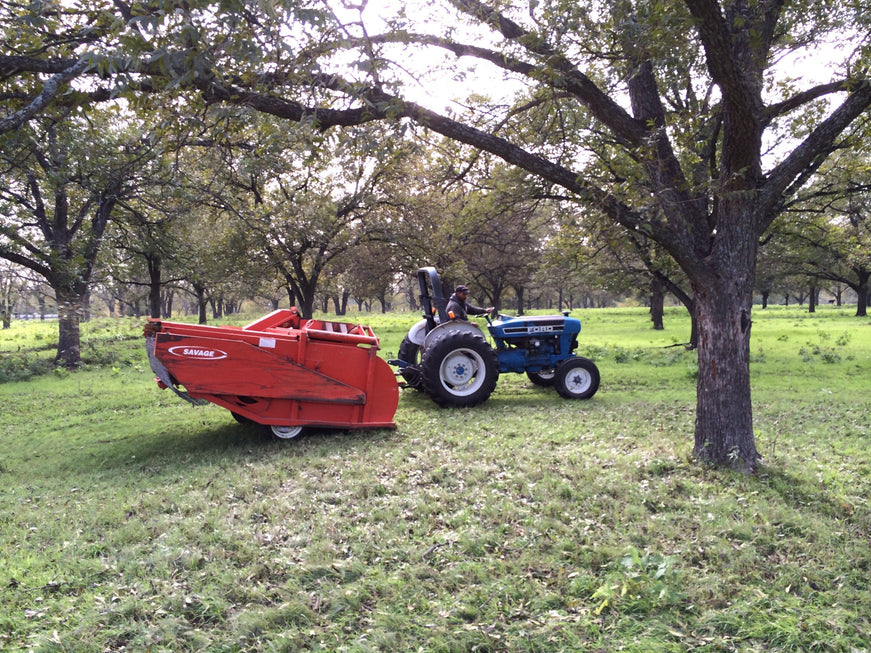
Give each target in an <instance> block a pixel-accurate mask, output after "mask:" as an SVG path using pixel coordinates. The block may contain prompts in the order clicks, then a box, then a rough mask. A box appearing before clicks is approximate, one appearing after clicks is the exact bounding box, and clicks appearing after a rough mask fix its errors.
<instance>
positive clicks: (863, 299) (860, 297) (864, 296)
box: [856, 281, 868, 317]
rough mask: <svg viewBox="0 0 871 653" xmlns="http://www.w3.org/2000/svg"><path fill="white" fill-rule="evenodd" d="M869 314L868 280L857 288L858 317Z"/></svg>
mask: <svg viewBox="0 0 871 653" xmlns="http://www.w3.org/2000/svg"><path fill="white" fill-rule="evenodd" d="M867 315H868V282H867V281H866V282H865V283H864V284H862V285H860V286H858V287H857V288H856V317H867Z"/></svg>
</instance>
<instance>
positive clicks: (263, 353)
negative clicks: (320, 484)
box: [145, 307, 399, 438]
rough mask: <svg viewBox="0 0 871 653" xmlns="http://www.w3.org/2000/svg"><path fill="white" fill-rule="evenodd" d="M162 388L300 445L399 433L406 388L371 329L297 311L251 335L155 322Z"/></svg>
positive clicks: (150, 342) (151, 343) (254, 327)
mask: <svg viewBox="0 0 871 653" xmlns="http://www.w3.org/2000/svg"><path fill="white" fill-rule="evenodd" d="M145 335H146V343H147V344H146V346H147V349H148V358H149V361H150V363H151V369H152V370H153V371H154V373H155V374H156V375H157V382H158V385H159V386H160V387H162V388H169V389H171V390H172V391H174V392H175V393H176V394H178V395H179V396H180V397H182V398H183V399H186V400H187V401H191V402H192V403H197V404H200V403H205V402H212V403H214V404H217V405H218V406H222V407H224V408H226V409H227V410H229V411H230V412H232V413H233V416H234V417H235V418H236V419H237V420H238V421H240V422H255V423H257V424H261V425H264V426H265V427H266V428H267V429H268V430H270V431H271V432H272V433H273V434H274V435H275V436H276V437H279V438H293V437H296V436H297V435H299V433H300V432H301V431H302V429H303V428H304V427H326V428H347V429H353V428H393V427H394V426H395V424H394V423H393V416H394V414H395V413H396V408H397V405H398V403H399V388H398V386H397V383H396V378H395V376H394V374H393V371H392V370H391V368H390V366H389V365H388V364H387V363H386V362H385V361H384V360H382V359H381V358H379V357H378V355H377V352H378V350H379V340H378V338H377V337H376V336H375V334H374V333H373V332H372V329H371V328H369V327H367V326H363V325H359V324H350V323H346V322H328V321H324V320H305V319H303V318H301V317H300V314H299V311H298V310H297V309H296V308H295V307H294V308H290V309H282V310H277V311H274V312H272V313H270V314H269V315H267V316H265V317H263V318H261V319H259V320H256V321H255V322H252V323H251V324H248V325H247V326H244V327H236V326H209V325H201V324H186V323H181V322H168V321H164V320H158V319H154V318H152V319H149V321H148V324H147V325H146V327H145Z"/></svg>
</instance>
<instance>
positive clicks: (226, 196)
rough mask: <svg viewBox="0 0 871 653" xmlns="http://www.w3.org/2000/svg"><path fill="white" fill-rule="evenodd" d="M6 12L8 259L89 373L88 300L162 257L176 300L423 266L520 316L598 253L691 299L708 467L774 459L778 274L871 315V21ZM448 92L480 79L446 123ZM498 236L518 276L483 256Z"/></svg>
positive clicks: (180, 4)
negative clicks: (866, 259)
mask: <svg viewBox="0 0 871 653" xmlns="http://www.w3.org/2000/svg"><path fill="white" fill-rule="evenodd" d="M379 12H380V13H379ZM0 14H2V23H0V24H2V28H0V30H2V36H3V40H2V51H0V101H2V105H0V106H2V109H3V111H2V114H0V137H2V143H0V146H2V147H0V150H2V153H3V163H2V165H3V166H4V167H3V170H2V171H0V174H2V175H3V184H2V187H3V189H4V190H3V195H2V196H0V202H2V209H3V210H2V211H0V213H2V215H3V216H4V217H3V222H2V224H0V252H2V256H3V258H5V259H6V260H8V261H10V262H12V263H15V264H16V265H19V266H23V267H26V268H28V269H29V270H30V271H31V272H33V273H35V274H37V275H39V276H40V277H41V278H43V279H45V280H46V283H48V284H49V285H50V286H51V288H52V289H53V291H54V293H55V296H56V298H57V302H58V312H59V315H60V325H61V327H60V328H61V337H60V349H61V360H62V361H66V362H68V363H74V361H75V356H76V350H77V347H78V342H77V340H76V336H75V334H76V333H77V330H76V328H75V327H76V323H77V320H79V319H80V315H81V305H82V301H83V298H84V297H85V296H86V295H87V289H88V288H89V287H90V286H92V285H93V283H94V282H95V280H96V279H97V275H98V274H104V272H103V271H104V270H106V271H109V270H112V269H113V268H115V270H114V271H113V272H112V273H111V275H112V278H118V279H126V280H128V281H129V280H131V279H132V278H133V276H134V274H135V275H137V276H140V277H141V275H142V270H141V269H137V266H140V265H141V263H140V261H141V260H145V261H146V263H145V266H146V270H147V275H148V277H147V281H148V288H149V289H150V292H151V294H150V301H151V302H152V304H154V305H155V306H156V303H157V302H158V301H159V293H158V291H157V290H156V288H158V287H159V286H158V284H157V283H156V282H155V281H154V280H155V279H157V278H160V280H161V283H165V282H168V281H170V280H173V279H180V278H183V279H184V281H185V282H186V283H187V284H189V285H190V287H191V288H192V289H193V291H194V292H195V293H196V294H197V295H198V297H200V298H201V299H204V298H206V297H208V296H209V294H210V293H211V294H212V295H214V293H215V292H217V291H216V289H215V288H212V287H210V285H209V284H210V283H213V280H214V279H220V278H224V279H231V278H232V279H241V278H243V277H245V276H246V275H247V273H248V271H249V269H253V270H255V271H258V274H262V271H263V270H265V269H267V267H273V268H275V276H277V278H278V282H279V284H280V285H283V286H285V287H287V288H289V292H290V293H291V294H293V296H294V297H295V298H296V300H297V301H296V302H295V303H298V304H301V305H302V306H303V307H304V308H305V309H306V310H311V308H312V306H313V302H314V299H315V293H316V290H317V288H318V287H319V286H320V287H323V285H322V284H325V283H332V282H333V279H334V278H337V277H338V274H336V273H335V270H339V269H342V270H348V271H350V270H352V265H362V266H363V267H364V268H365V269H366V270H367V272H368V270H369V269H371V268H374V267H377V266H380V265H382V264H384V265H387V262H388V261H390V263H391V264H395V263H396V262H397V261H402V262H410V261H414V264H415V265H417V264H418V263H420V262H422V261H425V262H429V263H433V264H435V265H437V266H439V267H440V268H442V269H443V270H446V271H447V272H449V274H453V273H456V274H460V273H462V274H467V275H469V279H467V280H470V281H475V282H476V283H477V285H478V286H479V287H480V288H481V289H482V290H486V291H488V292H490V293H492V296H493V297H494V298H497V299H498V298H501V297H502V296H503V294H504V293H506V292H507V291H508V289H509V288H513V292H514V293H515V294H518V295H519V296H520V297H521V298H522V299H524V300H525V297H524V293H525V292H528V290H527V288H529V287H530V286H529V284H525V283H523V278H524V277H525V278H529V277H530V274H531V273H530V270H529V269H527V270H526V271H525V273H524V272H522V270H523V266H524V265H526V264H529V265H530V266H535V265H536V262H535V261H536V258H535V255H536V254H538V255H541V256H542V257H543V259H542V260H541V261H540V263H539V265H538V267H539V268H541V269H545V266H548V265H550V266H551V268H550V269H551V270H553V271H554V274H556V272H557V271H559V272H561V273H565V274H571V273H573V272H574V271H575V270H576V269H582V268H583V267H584V264H585V263H586V261H587V260H588V258H589V257H588V256H586V254H588V253H589V252H591V251H598V252H600V254H601V255H605V254H607V257H610V258H611V259H612V260H613V261H614V262H619V263H620V267H626V266H635V267H638V268H640V269H643V270H645V271H646V272H645V274H647V275H649V276H650V277H651V279H652V281H651V283H652V286H651V288H652V289H653V290H654V291H656V289H657V288H659V287H661V288H663V289H666V290H668V291H669V292H672V293H673V294H675V296H677V297H679V298H680V299H681V301H682V302H684V304H686V305H687V307H688V308H689V310H690V311H691V313H692V315H693V317H694V322H695V325H696V328H695V334H694V338H695V340H696V341H697V343H698V349H697V351H698V363H699V375H698V401H697V413H696V414H697V419H696V428H695V447H694V452H695V454H696V456H697V457H698V459H699V460H701V461H704V462H710V463H713V464H717V465H731V466H735V467H737V468H740V469H744V470H747V471H753V470H754V469H755V468H756V465H757V464H758V462H759V455H758V452H757V451H756V448H755V442H754V437H753V424H752V403H751V397H750V375H749V351H750V350H749V341H750V331H751V324H752V320H751V317H750V314H751V310H752V303H753V296H754V292H755V291H756V290H757V288H759V287H761V286H762V285H763V284H764V283H765V282H766V281H765V279H763V278H762V276H763V275H762V273H760V275H759V278H757V272H756V271H757V267H759V269H760V270H762V269H763V268H765V269H767V270H771V269H773V268H774V267H775V266H774V265H773V262H776V263H777V265H778V266H780V265H781V264H783V265H786V264H787V263H791V264H792V265H796V264H799V263H800V265H801V266H802V267H803V270H802V272H803V273H805V274H811V275H812V276H814V277H815V278H819V279H825V280H828V281H830V282H832V283H848V282H847V279H848V278H849V280H850V281H849V283H855V285H856V288H857V293H858V294H859V296H860V305H863V306H864V301H866V300H867V290H865V291H863V285H862V282H861V277H862V275H863V274H865V273H864V271H863V267H862V266H863V265H864V263H863V262H862V261H861V257H862V255H863V253H864V252H866V251H867V246H866V245H865V244H864V243H865V241H864V238H865V229H866V227H865V225H864V218H863V216H864V215H865V211H864V208H863V207H864V206H865V205H866V203H865V199H864V198H865V194H866V191H867V185H868V180H867V167H868V166H867V162H868V152H867V146H866V145H865V144H866V143H868V142H869V138H868V133H867V132H868V122H867V119H868V115H869V112H868V108H869V106H871V82H869V79H868V67H869V60H871V27H869V25H871V17H869V10H868V8H867V3H862V2H843V1H842V0H823V1H817V0H814V1H811V0H797V1H793V2H789V3H787V2H784V0H753V1H752V2H749V1H747V0H719V1H717V0H684V1H683V2H680V3H664V2H658V1H650V0H619V1H617V2H602V1H601V0H580V1H577V2H571V3H566V2H562V1H561V0H542V1H539V2H535V3H529V2H526V1H525V0H524V1H518V2H516V3H515V2H511V0H509V1H508V2H502V1H500V2H490V1H489V0H436V1H434V2H425V3H424V2H421V3H419V4H418V3H415V2H414V1H413V0H410V1H409V2H407V3H399V4H397V5H396V6H393V7H391V6H389V5H386V4H385V5H384V6H379V7H377V8H376V7H374V6H373V7H370V6H369V3H365V2H364V3H360V4H355V5H352V4H350V3H344V2H332V1H331V0H262V1H258V2H246V1H245V0H243V1H241V2H229V3H228V2H220V3H216V2H212V1H211V0H184V1H177V0H141V1H138V0H137V1H135V2H131V3H128V2H118V1H110V0H93V1H89V2H86V3H76V2H73V3H54V2H52V3H48V2H40V1H36V2H32V1H31V0H28V1H27V2H19V1H17V0H9V1H8V2H4V3H2V4H0ZM827 55H830V56H828V58H829V59H830V60H829V61H825V65H824V66H823V67H821V68H819V69H818V70H817V73H818V74H817V77H816V78H813V77H811V76H810V75H809V74H808V73H810V72H811V69H812V68H813V66H812V64H813V63H815V62H818V61H822V60H824V59H825V57H826V56H827ZM802 57H804V59H802ZM469 62H471V63H469ZM446 79H452V80H454V81H456V82H459V81H463V80H469V81H470V83H469V84H468V86H467V88H470V89H473V91H472V92H470V93H469V94H468V95H467V96H466V97H463V98H461V99H462V100H463V102H462V103H453V104H450V105H449V106H445V103H444V101H443V99H442V98H440V94H439V92H438V90H437V88H436V85H437V80H442V81H443V80H446ZM509 88H510V89H511V93H506V92H505V90H506V89H509ZM421 90H424V91H430V92H429V94H428V95H429V98H428V99H427V98H424V97H423V96H422V95H421V93H420V91H421ZM470 234H471V235H474V236H475V237H476V238H475V239H474V240H473V239H471V238H470ZM503 237H510V238H511V239H512V245H513V247H512V252H511V256H510V258H513V259H515V260H513V261H511V268H510V269H511V272H510V273H509V272H508V271H506V270H505V269H504V268H501V267H499V266H498V264H499V263H504V264H507V263H508V262H507V261H505V260H504V259H503V260H501V261H500V260H495V261H493V260H488V259H487V258H486V253H487V252H489V251H491V250H493V251H497V250H498V243H499V242H501V239H502V238H503ZM325 243H326V244H325ZM379 248H383V249H379ZM364 250H371V253H369V254H367V255H365V256H364V255H363V254H362V252H364ZM352 252H354V253H355V254H352ZM236 253H240V254H242V256H241V258H245V256H246V255H247V257H248V258H249V260H250V263H251V266H250V268H249V267H248V266H246V267H237V266H236V265H235V262H236V261H237V260H238V258H237V257H236V256H235V254H236ZM101 256H102V257H103V258H102V260H101ZM366 256H371V259H370V261H369V263H368V264H366V263H365V262H364V261H366V260H367V259H366ZM765 257H770V261H769V263H770V264H769V265H767V266H757V262H758V259H760V258H765ZM494 258H498V257H494ZM506 258H507V257H506ZM551 259H552V260H551ZM461 261H462V265H461V263H460V262H461ZM479 262H480V263H481V264H482V265H481V269H480V270H477V269H474V268H473V266H474V265H478V263H479ZM485 262H486V263H487V265H486V266H485V265H483V263H485ZM405 265H407V263H405ZM518 268H519V269H520V270H521V273H520V274H519V277H518V278H513V277H512V276H511V275H513V274H515V272H514V270H515V269H518ZM331 270H332V271H331ZM105 274H109V273H108V272H106V273H105ZM349 274H353V278H354V279H359V278H362V277H361V275H360V273H359V272H357V273H356V274H355V273H353V272H349ZM128 275H129V276H128ZM554 278H556V277H554ZM866 281H867V279H866ZM564 287H568V286H564ZM772 287H773V286H772ZM276 292H277V291H276ZM863 292H864V293H865V295H864V299H863Z"/></svg>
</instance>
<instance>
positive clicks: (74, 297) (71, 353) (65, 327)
mask: <svg viewBox="0 0 871 653" xmlns="http://www.w3.org/2000/svg"><path fill="white" fill-rule="evenodd" d="M55 294H56V297H57V314H58V341H57V355H56V356H55V359H54V362H55V365H59V366H60V367H65V368H67V369H75V368H77V367H78V366H79V365H81V363H82V343H81V337H80V335H79V324H80V323H81V320H82V301H83V300H84V293H76V292H63V291H58V290H57V289H55Z"/></svg>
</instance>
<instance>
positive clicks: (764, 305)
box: [762, 291, 768, 308]
mask: <svg viewBox="0 0 871 653" xmlns="http://www.w3.org/2000/svg"><path fill="white" fill-rule="evenodd" d="M762 308H768V291H763V293H762Z"/></svg>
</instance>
